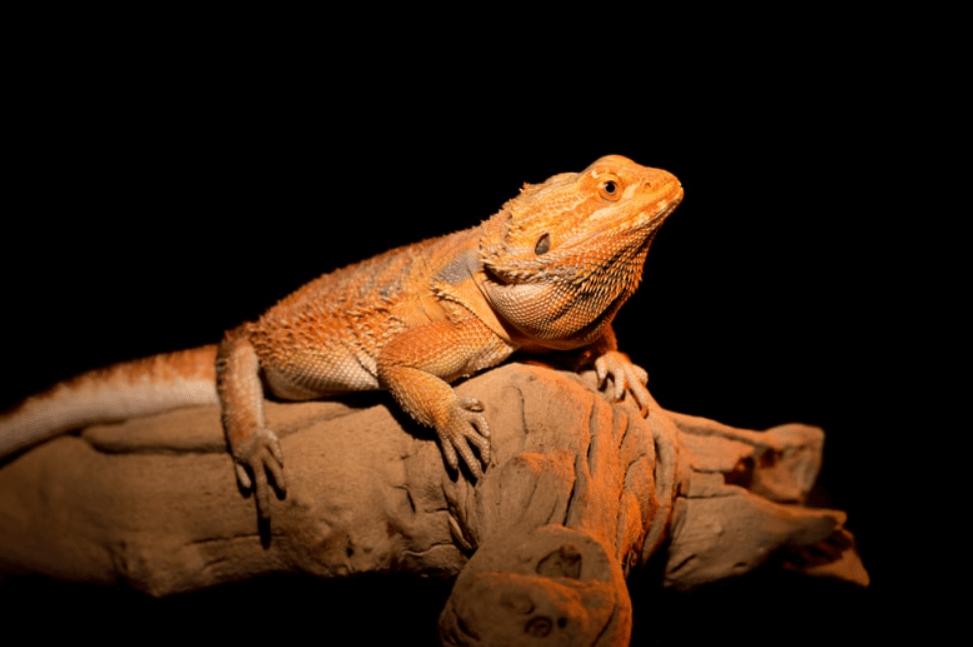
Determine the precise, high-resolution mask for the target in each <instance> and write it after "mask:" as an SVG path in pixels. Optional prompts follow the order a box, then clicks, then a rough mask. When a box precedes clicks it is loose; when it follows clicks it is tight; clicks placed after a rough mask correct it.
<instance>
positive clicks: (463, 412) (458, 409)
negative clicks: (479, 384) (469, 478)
mask: <svg viewBox="0 0 973 647" xmlns="http://www.w3.org/2000/svg"><path fill="white" fill-rule="evenodd" d="M436 433H437V434H439V444H440V445H441V446H442V449H443V456H444V457H445V459H446V463H447V464H448V465H449V466H450V467H452V468H453V469H454V470H458V469H459V459H458V458H457V452H458V453H459V456H460V457H462V458H463V462H464V463H466V466H467V467H468V468H469V469H470V472H471V473H472V474H473V478H474V479H479V478H480V477H481V476H483V470H482V468H481V467H480V462H481V461H482V463H483V465H486V464H487V463H489V462H490V427H489V425H488V424H487V421H486V416H484V415H483V403H482V402H480V401H479V400H477V399H476V398H463V399H462V400H457V401H456V403H455V404H454V405H453V408H452V409H451V410H450V412H449V420H448V421H447V423H446V425H445V426H444V427H443V428H437V429H436ZM470 445H473V446H475V447H476V449H477V452H478V453H479V455H480V458H479V459H477V457H476V456H475V455H474V454H473V450H472V449H470Z"/></svg>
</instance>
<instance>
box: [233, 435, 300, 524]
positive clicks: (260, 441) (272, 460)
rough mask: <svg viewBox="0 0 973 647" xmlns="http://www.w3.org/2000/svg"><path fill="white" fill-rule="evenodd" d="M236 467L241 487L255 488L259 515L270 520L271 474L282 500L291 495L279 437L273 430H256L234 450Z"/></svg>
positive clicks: (246, 488) (245, 488)
mask: <svg viewBox="0 0 973 647" xmlns="http://www.w3.org/2000/svg"><path fill="white" fill-rule="evenodd" d="M233 460H234V467H235V468H236V477H237V481H238V482H239V483H240V487H241V488H243V489H244V490H247V491H249V490H250V489H253V492H254V498H255V499H256V502H257V514H259V515H260V518H261V519H270V488H269V483H268V480H267V475H268V474H269V475H270V477H271V478H272V479H273V481H274V489H276V490H277V495H278V498H283V497H284V496H285V495H286V494H287V486H286V484H285V483H284V454H283V452H281V450H280V441H279V440H278V439H277V434H275V433H274V432H272V431H271V430H269V429H260V430H259V431H255V432H254V433H253V434H251V435H250V438H248V439H247V442H246V443H245V444H244V445H243V446H242V447H240V448H239V451H234V456H233Z"/></svg>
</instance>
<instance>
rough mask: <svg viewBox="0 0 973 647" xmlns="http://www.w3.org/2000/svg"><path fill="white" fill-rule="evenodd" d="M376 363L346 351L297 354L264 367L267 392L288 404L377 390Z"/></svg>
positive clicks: (361, 354) (362, 354) (307, 351)
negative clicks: (279, 362)
mask: <svg viewBox="0 0 973 647" xmlns="http://www.w3.org/2000/svg"><path fill="white" fill-rule="evenodd" d="M376 370H377V369H376V365H375V360H374V359H373V358H372V357H370V356H368V355H367V354H364V353H361V352H358V353H354V352H351V351H349V350H347V349H340V350H337V351H334V350H332V351H331V352H328V353H321V352H315V351H310V350H304V351H298V352H295V353H294V354H292V355H291V356H290V357H288V361H287V362H286V363H284V364H282V365H281V364H278V365H265V366H264V379H265V380H266V383H267V386H268V387H270V391H271V392H272V393H273V394H274V395H276V396H277V397H279V398H284V399H287V400H311V399H314V398H320V397H326V396H329V395H339V394H342V393H348V392H350V391H372V390H376V389H378V388H380V387H379V383H378V378H377V377H376Z"/></svg>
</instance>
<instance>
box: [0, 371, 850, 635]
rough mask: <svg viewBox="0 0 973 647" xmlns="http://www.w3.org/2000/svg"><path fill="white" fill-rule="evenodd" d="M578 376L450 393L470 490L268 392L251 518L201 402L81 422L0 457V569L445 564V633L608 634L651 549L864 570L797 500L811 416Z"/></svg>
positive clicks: (624, 630)
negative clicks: (718, 407)
mask: <svg viewBox="0 0 973 647" xmlns="http://www.w3.org/2000/svg"><path fill="white" fill-rule="evenodd" d="M592 387H593V376H592V375H591V374H586V375H584V376H581V377H579V376H576V375H574V374H570V373H561V372H556V371H552V370H550V369H547V368H543V367H531V366H524V365H517V364H513V365H508V366H505V367H502V368H499V369H497V370H494V371H491V372H489V373H486V374H484V375H481V376H479V377H477V378H475V379H472V380H470V381H468V382H466V383H464V384H462V385H460V386H459V388H458V391H459V393H460V395H461V396H475V397H477V398H479V399H481V400H482V401H483V402H484V405H485V406H486V415H487V418H488V420H489V423H490V429H491V431H492V445H493V456H492V459H491V464H490V466H489V468H488V470H487V471H486V474H485V476H484V477H483V478H482V479H480V480H479V481H478V482H477V483H475V484H471V483H470V482H469V480H468V479H467V478H464V477H463V476H462V475H456V474H450V473H448V472H447V471H446V469H445V468H444V467H443V461H442V457H441V453H440V450H439V447H438V446H437V444H436V442H435V440H434V438H433V437H432V435H431V434H430V433H428V432H427V431H426V430H424V429H422V428H419V427H417V426H415V425H414V424H412V423H411V422H410V421H408V420H407V419H405V418H404V417H401V416H400V417H399V418H396V417H394V416H393V414H391V413H390V412H389V409H387V408H386V407H385V406H382V405H380V404H379V405H374V406H370V407H367V408H356V407H354V406H350V405H349V404H348V403H338V402H308V403H300V404H274V403H268V405H267V410H266V415H267V419H268V426H269V428H271V429H273V430H274V431H276V432H278V434H279V435H280V436H281V437H282V444H283V448H284V453H285V456H286V457H287V460H288V462H287V464H286V465H285V469H286V470H287V474H288V487H289V489H288V495H287V498H286V499H285V500H274V501H273V504H272V505H273V510H272V515H271V518H272V519H273V521H272V526H271V527H263V528H259V530H258V522H257V518H256V513H255V510H254V506H253V500H252V499H251V498H244V497H243V496H241V495H240V491H239V489H238V487H237V485H236V482H235V479H234V472H233V467H232V462H231V459H230V457H229V455H228V454H227V453H226V452H225V447H224V441H223V438H222V434H221V430H220V423H219V412H218V411H217V410H216V409H215V408H196V409H184V410H180V411H175V412H172V413H169V414H165V415H161V416H156V417H152V418H144V419H140V420H132V421H128V422H125V423H121V424H115V425H102V426H95V427H91V428H89V429H87V430H85V431H84V432H83V433H82V434H81V435H78V436H64V437H61V438H58V439H56V440H54V441H51V442H48V443H46V444H44V445H42V446H39V447H37V448H35V449H33V450H31V451H29V452H27V453H25V454H23V455H21V456H19V457H16V458H15V459H13V460H11V461H9V462H8V463H7V464H6V465H4V466H3V467H2V468H0V573H7V574H11V573H13V574H17V573H37V574H42V575H46V576H50V577H52V578H58V579H61V580H69V581H79V582H96V583H105V584H113V583H118V582H122V583H124V584H126V585H128V586H131V587H133V588H135V589H138V590H142V591H145V592H148V593H150V594H152V595H154V596H165V595H170V594H173V593H178V592H184V591H193V590H199V589H203V588H206V587H211V586H214V585H216V584H220V583H224V582H231V581H237V580H243V579H247V578H252V577H254V576H257V575H261V574H268V573H281V572H301V573H307V574H311V575H313V576H316V577H335V576H347V575H351V574H355V573H364V572H369V573H376V572H378V573H381V572H393V571H405V572H409V573H417V574H431V575H441V576H448V577H453V576H455V577H456V580H455V584H454V587H453V591H452V594H451V596H450V598H449V600H448V601H447V603H446V606H445V609H444V610H443V612H442V615H441V617H440V638H441V640H442V642H443V643H444V644H447V645H494V644H496V645H501V644H502V645H515V644H532V645H536V644H542V643H543V644H550V645H599V646H603V645H626V644H628V641H629V636H630V632H631V626H632V606H631V601H630V598H629V594H628V591H627V588H626V584H625V578H626V576H627V575H628V573H629V572H630V571H631V570H632V569H633V568H637V567H639V566H640V565H643V564H645V563H646V562H647V561H648V560H649V559H650V558H652V559H653V563H658V564H662V570H663V583H664V585H666V586H670V587H676V588H689V587H694V586H698V585H701V584H705V583H708V582H713V581H716V580H720V579H722V578H727V577H730V576H733V575H738V574H741V573H744V572H748V571H751V570H753V569H755V568H756V567H758V566H760V565H761V564H763V563H764V562H766V561H767V560H768V559H770V558H774V560H775V563H783V564H785V565H786V566H789V567H792V568H795V569H798V570H802V571H804V572H807V573H809V574H814V575H817V574H820V575H828V576H832V577H837V578H839V579H844V580H848V581H852V582H856V583H859V584H865V583H867V579H868V578H867V575H866V574H865V571H864V569H863V568H862V566H861V562H860V560H859V559H858V557H857V554H856V553H855V550H854V543H853V540H852V538H851V535H850V534H849V533H848V532H847V531H846V530H844V528H843V523H844V520H845V519H844V514H843V513H841V512H837V511H832V510H815V509H809V508H806V507H803V505H802V504H803V502H804V499H805V497H806V495H807V493H808V491H809V489H810V487H811V486H812V484H813V482H814V479H815V477H816V476H817V472H818V469H819V467H820V460H821V447H822V444H823V433H822V432H821V431H820V430H819V429H817V428H813V427H808V426H804V425H786V426H782V427H776V428H774V429H771V430H769V431H766V432H761V433H758V432H752V431H747V430H741V429H734V428H731V427H727V426H725V425H721V424H719V423H716V422H713V421H710V420H706V419H702V418H696V417H692V416H687V415H683V414H677V413H673V412H669V411H665V410H663V409H661V408H658V407H657V406H653V407H652V408H651V410H650V412H649V415H648V417H647V418H645V419H643V418H642V417H641V416H640V415H639V412H638V411H637V410H636V409H635V408H634V406H632V405H631V404H630V403H628V402H621V403H611V402H609V401H607V400H606V399H605V398H604V397H603V396H601V395H599V394H598V393H597V392H596V391H595V390H593V388H592ZM372 402H373V403H374V401H372ZM541 638H542V639H543V640H542V641H541V642H538V639H541Z"/></svg>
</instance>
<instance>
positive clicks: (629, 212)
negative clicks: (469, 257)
mask: <svg viewBox="0 0 973 647" xmlns="http://www.w3.org/2000/svg"><path fill="white" fill-rule="evenodd" d="M682 196H683V191H682V186H681V185H680V184H679V181H678V180H677V179H676V177H675V176H673V175H672V174H670V173H668V172H666V171H663V170H660V169H653V168H647V167H644V166H640V165H638V164H636V163H635V162H633V161H631V160H629V159H627V158H625V157H621V156H619V155H609V156H607V157H602V158H601V159H599V160H597V161H595V162H594V163H593V164H592V165H591V166H589V167H588V168H586V169H585V170H583V171H581V172H580V173H562V174H559V175H555V176H553V177H551V178H549V179H548V180H547V181H546V182H544V183H543V184H539V185H533V186H532V185H525V186H524V188H523V189H522V190H521V193H520V195H518V196H517V197H516V198H513V199H512V200H510V201H508V202H507V203H506V204H504V206H503V208H502V209H501V210H500V212H499V213H497V214H496V215H495V216H493V217H492V218H491V219H490V220H488V221H487V222H486V223H484V230H483V231H484V233H483V236H482V237H481V239H480V260H481V262H482V266H483V270H484V276H485V278H484V280H483V281H482V283H481V286H480V287H481V290H482V291H483V293H484V295H485V296H486V297H487V299H488V300H489V301H490V304H491V306H492V307H493V309H494V310H495V311H496V313H497V314H498V315H500V316H501V317H502V318H503V319H504V320H505V321H506V322H507V323H508V324H510V325H512V326H513V327H514V328H516V329H517V330H519V331H520V332H521V333H522V334H523V335H525V336H526V337H527V338H528V339H529V340H531V341H532V342H534V343H538V344H541V345H543V346H547V347H551V348H571V347H577V346H581V345H585V344H587V343H590V342H591V341H593V340H595V339H597V338H598V336H600V335H601V332H602V330H603V328H604V326H605V325H607V324H608V323H610V322H611V320H612V318H614V316H615V313H616V312H617V310H618V308H619V307H620V306H621V304H622V303H624V301H625V300H626V299H627V298H628V297H629V296H631V294H632V293H633V292H634V291H635V288H636V287H638V284H639V281H640V279H641V277H642V268H643V265H644V262H645V255H646V253H647V252H648V249H649V244H650V243H651V242H652V238H653V237H654V236H655V234H656V232H657V231H658V229H659V226H660V225H661V224H662V221H663V220H664V219H665V218H666V216H668V215H669V214H670V213H671V212H672V210H673V209H675V207H676V205H678V204H679V202H680V200H682Z"/></svg>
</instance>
